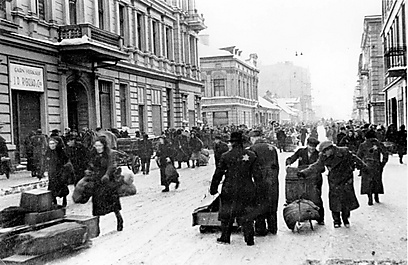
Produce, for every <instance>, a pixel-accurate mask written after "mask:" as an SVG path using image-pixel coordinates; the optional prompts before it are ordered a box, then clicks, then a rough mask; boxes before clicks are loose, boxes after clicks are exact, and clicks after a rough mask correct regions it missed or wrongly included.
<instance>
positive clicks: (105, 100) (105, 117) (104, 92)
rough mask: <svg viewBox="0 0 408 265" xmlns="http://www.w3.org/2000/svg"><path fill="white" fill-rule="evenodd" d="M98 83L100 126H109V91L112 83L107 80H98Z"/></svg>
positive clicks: (110, 114)
mask: <svg viewBox="0 0 408 265" xmlns="http://www.w3.org/2000/svg"><path fill="white" fill-rule="evenodd" d="M98 83H99V102H100V113H101V127H102V128H111V127H112V122H111V117H112V112H111V104H112V103H111V91H112V83H111V82H108V81H103V80H100V81H98Z"/></svg>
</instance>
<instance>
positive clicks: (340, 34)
mask: <svg viewBox="0 0 408 265" xmlns="http://www.w3.org/2000/svg"><path fill="white" fill-rule="evenodd" d="M196 6H197V9H198V12H199V13H202V14H203V15H204V18H205V24H206V26H207V27H208V28H207V29H206V30H205V31H204V32H205V33H206V34H209V35H210V45H211V46H214V47H225V46H232V45H235V46H237V48H239V49H241V50H243V52H244V53H246V54H249V53H257V54H258V57H259V59H258V61H259V63H260V64H263V65H270V64H274V63H276V62H281V61H293V62H294V63H295V64H298V65H301V66H306V67H308V68H309V69H310V72H311V79H312V80H311V81H312V89H313V90H312V95H313V98H314V103H315V104H319V105H322V106H323V109H324V110H325V112H326V113H327V115H328V116H332V117H334V118H344V119H348V118H349V117H350V114H351V109H352V96H353V90H354V87H355V86H356V81H357V68H358V58H359V54H360V51H361V49H360V44H361V35H362V32H363V20H364V16H367V15H381V0H251V1H249V0H196ZM296 51H297V52H298V53H300V52H302V53H303V55H302V56H297V57H296V56H295V52H296ZM334 106H335V107H334Z"/></svg>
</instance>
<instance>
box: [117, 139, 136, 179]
mask: <svg viewBox="0 0 408 265" xmlns="http://www.w3.org/2000/svg"><path fill="white" fill-rule="evenodd" d="M140 141H141V140H140V139H138V138H119V139H118V142H117V146H118V148H117V152H118V153H119V154H120V155H121V156H123V157H124V153H125V154H126V155H127V156H128V158H126V159H124V161H123V165H126V166H128V168H129V169H130V170H132V172H133V173H134V174H136V173H138V172H139V170H140V157H139V155H138V152H139V142H140Z"/></svg>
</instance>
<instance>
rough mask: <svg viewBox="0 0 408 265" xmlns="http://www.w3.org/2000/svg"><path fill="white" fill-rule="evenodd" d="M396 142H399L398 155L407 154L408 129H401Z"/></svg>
mask: <svg viewBox="0 0 408 265" xmlns="http://www.w3.org/2000/svg"><path fill="white" fill-rule="evenodd" d="M396 143H397V152H398V155H400V156H402V155H406V154H407V131H406V130H399V131H398V132H397V136H396Z"/></svg>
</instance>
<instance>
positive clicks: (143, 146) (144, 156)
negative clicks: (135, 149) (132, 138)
mask: <svg viewBox="0 0 408 265" xmlns="http://www.w3.org/2000/svg"><path fill="white" fill-rule="evenodd" d="M138 155H139V156H140V163H141V164H142V172H143V175H149V171H150V160H151V158H152V155H153V144H152V142H151V141H150V140H149V135H147V134H146V133H144V134H143V140H142V141H140V142H139V154H138Z"/></svg>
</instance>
